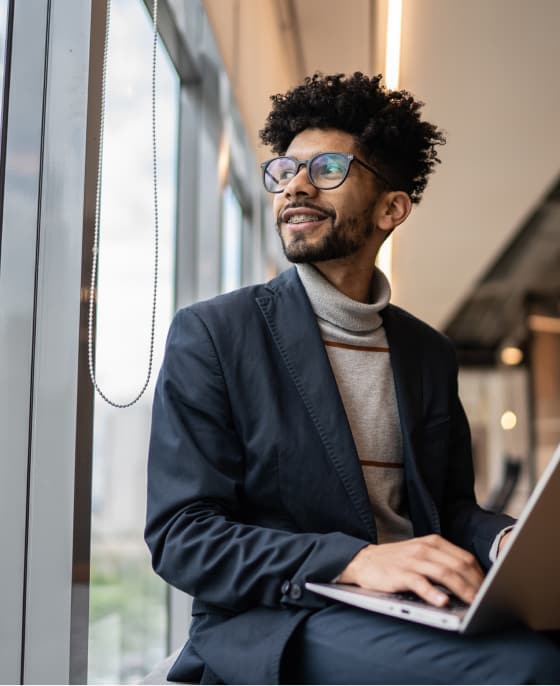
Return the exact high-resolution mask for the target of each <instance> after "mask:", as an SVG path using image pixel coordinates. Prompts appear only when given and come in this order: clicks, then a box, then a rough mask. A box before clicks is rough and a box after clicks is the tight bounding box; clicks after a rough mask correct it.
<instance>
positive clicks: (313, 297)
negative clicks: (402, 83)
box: [146, 73, 560, 683]
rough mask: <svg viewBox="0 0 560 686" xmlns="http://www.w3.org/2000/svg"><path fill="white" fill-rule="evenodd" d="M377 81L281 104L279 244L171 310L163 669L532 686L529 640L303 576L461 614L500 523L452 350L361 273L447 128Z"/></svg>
mask: <svg viewBox="0 0 560 686" xmlns="http://www.w3.org/2000/svg"><path fill="white" fill-rule="evenodd" d="M420 108H421V104H420V103H418V102H417V101H415V100H414V98H413V97H411V96H410V95H409V94H408V93H406V92H391V91H386V90H385V89H384V88H383V87H382V86H381V85H380V77H374V78H371V79H369V78H367V77H366V76H364V75H362V74H359V73H356V74H354V75H353V76H352V77H349V78H344V77H343V76H341V75H338V76H321V75H318V74H316V75H315V76H313V77H312V78H309V79H306V81H305V82H304V84H303V85H301V86H299V87H297V88H295V89H293V90H292V91H290V92H288V93H287V94H286V95H277V96H274V97H273V108H272V111H271V113H270V115H269V117H268V120H267V123H266V126H265V128H264V129H263V131H262V132H261V137H262V140H263V142H264V143H266V144H269V145H271V146H272V149H273V152H274V153H275V154H277V155H278V157H276V158H274V159H273V160H271V161H270V162H268V163H265V164H264V165H263V181H264V185H265V187H266V189H267V190H268V191H270V192H271V193H273V194H274V218H275V222H276V226H277V230H278V233H279V236H280V239H281V241H282V245H283V248H284V252H285V254H286V256H287V258H288V259H289V260H291V261H292V262H294V263H296V267H295V268H293V269H291V270H289V271H287V272H285V273H283V274H281V275H280V276H279V277H277V278H275V279H273V280H272V281H271V282H269V283H268V284H265V285H259V286H254V287H250V288H245V289H241V290H239V291H236V292H234V293H229V294H226V295H223V296H220V297H218V298H215V299H213V300H210V301H208V302H204V303H198V304H196V305H194V306H192V307H190V308H187V309H185V310H182V311H180V312H178V314H177V315H176V318H175V320H174V322H173V325H172V327H171V331H170V334H169V338H168V344H167V351H166V356H165V361H164V363H163V367H162V370H161V373H160V377H159V381H158V385H157V390H156V394H155V399H154V410H153V426H152V440H151V446H150V459H149V494H148V495H149V498H148V523H147V529H146V537H147V541H148V544H149V546H150V549H151V551H152V555H153V564H154V569H155V570H156V571H157V572H158V573H159V574H160V575H161V576H162V577H163V578H164V579H165V580H166V581H168V582H169V583H171V584H173V585H174V586H176V587H177V588H180V589H182V590H184V591H186V592H187V593H189V594H191V595H192V596H193V597H194V605H193V621H192V624H191V629H190V640H189V642H188V643H187V645H186V647H185V649H184V650H183V652H182V653H181V655H180V657H179V659H178V660H177V662H176V664H175V666H174V667H173V669H172V670H171V672H170V677H169V678H170V679H173V680H178V681H190V682H191V683H192V682H193V681H198V680H201V681H202V683H223V682H225V683H276V682H278V681H284V682H296V683H529V682H533V683H544V682H547V681H550V682H553V681H554V680H555V679H558V677H559V676H560V652H559V651H558V650H557V648H556V647H555V646H554V645H553V644H552V643H549V642H548V641H547V639H545V638H543V637H541V636H539V635H537V634H534V633H532V632H530V631H519V630H518V631H509V632H503V633H501V634H500V635H493V636H490V637H484V638H466V637H461V636H458V635H452V634H448V633H446V632H441V631H439V630H436V629H432V628H428V627H424V626H420V625H415V624H412V623H406V622H402V621H400V620H398V619H393V618H389V617H386V616H382V615H377V614H374V613H368V612H364V611H361V610H358V609H355V608H352V607H349V606H345V605H342V604H336V603H334V604H333V603H330V602H329V601H327V600H325V599H323V598H321V597H319V596H317V595H314V594H313V593H311V592H309V591H308V590H306V588H305V582H306V581H316V582H328V581H332V580H333V579H336V580H338V581H340V582H349V583H354V584H358V585H360V586H363V587H365V588H370V589H377V590H386V591H397V590H412V591H414V592H416V593H417V594H418V595H420V596H421V597H422V598H424V599H425V600H427V601H428V602H429V603H432V604H434V605H443V604H445V602H447V596H446V595H445V594H444V593H442V592H441V590H439V588H438V587H437V586H436V584H441V585H443V586H445V587H447V588H448V589H449V590H450V591H452V592H453V593H455V594H456V595H458V596H459V597H460V598H462V599H463V600H464V601H466V602H470V601H471V600H472V598H473V596H474V594H475V593H476V590H477V589H478V587H479V586H480V583H481V581H482V578H483V573H484V571H483V570H487V569H488V568H489V566H490V565H491V562H492V559H493V558H495V555H496V554H497V552H498V547H499V546H500V544H501V543H503V540H504V536H507V531H508V527H510V526H511V525H512V524H513V520H511V519H510V518H509V517H507V516H503V515H493V514H490V513H488V512H485V511H483V510H482V509H480V508H479V507H478V506H477V504H476V502H475V498H474V494H473V468H472V459H471V452H470V437H469V429H468V425H467V421H466V418H465V415H464V412H463V409H462V407H461V404H460V401H459V399H458V396H457V386H456V374H457V368H456V363H455V358H454V353H453V348H452V345H451V344H450V342H449V341H448V340H447V339H445V338H444V337H443V336H441V334H439V333H437V332H435V331H434V330H433V329H431V328H430V327H428V326H427V325H426V324H423V323H422V322H420V321H418V320H417V319H415V318H414V317H412V316H411V315H409V314H407V313H406V312H403V311H402V310H400V309H399V308H396V307H394V306H392V305H390V304H389V297H390V288H389V284H388V282H387V280H386V279H385V277H384V276H383V274H382V273H381V272H380V271H379V270H378V269H376V268H375V258H376V255H377V253H378V250H379V248H380V246H381V244H382V243H383V241H384V240H385V239H386V237H387V236H388V235H389V234H390V233H391V231H393V230H394V229H395V228H396V227H397V226H399V225H400V224H401V223H402V222H403V221H405V219H406V218H407V217H408V215H409V213H410V211H411V207H412V204H413V203H417V202H419V200H420V198H421V195H422V192H423V191H424V188H425V186H426V182H427V178H428V175H429V174H430V173H431V172H432V170H433V167H434V165H435V163H436V162H438V161H439V160H438V158H437V154H436V151H435V146H436V145H438V144H442V143H444V137H443V135H442V133H441V132H440V131H439V130H438V129H437V128H436V127H435V126H433V125H432V124H429V123H427V122H424V121H422V120H421V119H420Z"/></svg>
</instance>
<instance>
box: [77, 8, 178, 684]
mask: <svg viewBox="0 0 560 686" xmlns="http://www.w3.org/2000/svg"><path fill="white" fill-rule="evenodd" d="M109 41H110V42H109V63H108V71H107V94H106V114H105V135H104V148H105V150H104V160H103V186H102V188H103V193H102V202H101V239H100V253H99V255H100V256H99V272H98V293H97V332H96V370H97V379H98V383H99V385H100V386H101V388H102V389H103V391H104V392H105V393H106V394H107V395H109V397H111V398H112V399H113V400H115V401H116V402H127V401H129V400H131V399H132V398H133V397H134V396H135V395H136V394H137V393H138V391H139V390H140V388H141V387H142V384H143V382H144V380H145V377H146V373H147V366H148V350H149V338H150V322H151V307H152V289H153V266H154V243H153V228H154V212H153V186H152V146H151V59H152V49H151V48H152V21H151V18H150V16H149V14H148V13H147V11H146V9H145V6H144V3H143V2H142V1H141V0H113V3H112V11H111V28H110V39H109ZM159 45H160V47H159V52H158V57H157V59H158V71H157V117H158V128H157V143H158V176H159V178H158V180H159V183H158V187H159V228H160V241H159V257H160V269H159V280H158V314H157V323H156V339H155V354H154V361H153V371H152V379H151V382H150V385H149V387H148V389H147V391H146V393H145V394H144V396H143V397H142V398H141V399H140V401H139V402H138V403H136V404H135V405H133V406H132V407H130V408H128V409H124V410H122V409H115V408H113V407H111V406H109V405H107V404H106V403H105V402H104V401H103V400H102V399H101V398H99V397H98V396H96V398H95V407H94V438H93V477H92V478H93V496H92V540H91V579H90V620H89V621H90V626H89V658H88V682H89V683H132V682H138V680H139V679H140V678H141V677H142V676H143V675H145V674H146V673H147V672H148V671H150V670H151V669H152V668H153V667H154V665H155V664H156V663H157V662H158V661H160V660H161V659H162V658H163V657H164V656H165V654H166V652H167V590H166V586H165V584H164V583H163V582H162V581H161V580H160V579H158V578H157V577H156V575H155V574H154V573H153V571H152V569H151V564H150V558H149V554H148V550H147V548H146V545H145V543H144V540H143V525H144V520H145V501H146V488H145V472H146V458H147V451H148V438H149V429H150V412H151V401H152V395H153V387H154V383H155V377H156V375H157V370H158V369H159V366H160V364H161V359H162V354H163V348H164V343H165V336H166V333H167V329H168V326H169V322H170V319H171V316H172V314H173V311H174V257H175V206H176V186H177V182H176V167H177V160H176V155H177V150H178V109H179V79H178V76H177V74H176V72H175V69H174V67H173V65H172V63H171V61H170V59H169V57H168V55H167V53H166V52H165V50H164V49H163V48H162V47H161V41H160V43H159Z"/></svg>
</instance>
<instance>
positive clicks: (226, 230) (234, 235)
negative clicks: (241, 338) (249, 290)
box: [222, 186, 243, 293]
mask: <svg viewBox="0 0 560 686" xmlns="http://www.w3.org/2000/svg"><path fill="white" fill-rule="evenodd" d="M242 231H243V211H242V209H241V205H240V204H239V200H238V199H237V196H236V195H235V193H234V192H233V189H232V187H231V186H226V187H225V188H224V192H223V195H222V293H226V292H227V291H233V290H234V289H235V288H239V287H240V286H241V273H242V272H241V270H242V265H241V254H242V253H241V248H242V245H241V240H242V239H241V236H242Z"/></svg>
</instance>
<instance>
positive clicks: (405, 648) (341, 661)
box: [281, 603, 560, 684]
mask: <svg viewBox="0 0 560 686" xmlns="http://www.w3.org/2000/svg"><path fill="white" fill-rule="evenodd" d="M283 665H284V666H285V668H284V670H283V672H282V674H281V680H282V682H283V683H292V684H295V683H299V684H559V683H560V646H559V645H557V644H556V643H555V641H554V640H552V639H551V638H550V637H549V636H547V635H544V634H540V633H538V632H535V631H532V630H530V629H526V628H515V629H507V630H504V631H500V632H496V633H489V634H484V635H479V636H463V635H461V634H457V633H455V632H447V631H443V630H440V629H434V628H431V627H427V626H424V625H422V624H415V623H412V622H406V621H403V620H400V619H396V618H392V617H387V616H385V615H381V614H376V613H373V612H368V611H366V610H361V609H358V608H354V607H350V606H345V605H342V604H338V603H337V604H334V605H331V606H328V607H326V608H324V609H322V610H320V611H318V612H316V613H315V614H313V615H310V617H309V618H308V619H307V620H306V621H305V622H304V623H303V624H302V626H301V627H300V628H299V630H298V631H297V632H296V634H295V635H294V636H293V637H292V639H291V640H290V643H289V644H288V646H287V648H286V653H285V655H284V660H283Z"/></svg>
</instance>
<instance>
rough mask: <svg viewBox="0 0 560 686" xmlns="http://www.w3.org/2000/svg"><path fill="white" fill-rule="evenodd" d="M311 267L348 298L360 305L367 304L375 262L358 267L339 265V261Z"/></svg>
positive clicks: (320, 263)
mask: <svg viewBox="0 0 560 686" xmlns="http://www.w3.org/2000/svg"><path fill="white" fill-rule="evenodd" d="M313 266H314V267H315V268H316V269H318V270H319V271H320V272H321V274H322V275H323V276H324V277H325V279H327V281H329V282H330V283H331V284H332V285H333V286H334V287H335V288H337V289H338V290H339V291H340V292H341V293H344V295H346V296H347V297H348V298H352V300H357V301H358V302H361V303H368V302H369V299H370V288H371V279H372V276H373V270H374V269H375V260H374V261H372V262H371V263H369V264H367V265H364V266H360V267H357V266H356V265H355V264H347V265H345V264H341V261H340V260H336V261H335V260H329V261H326V262H314V263H313Z"/></svg>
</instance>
